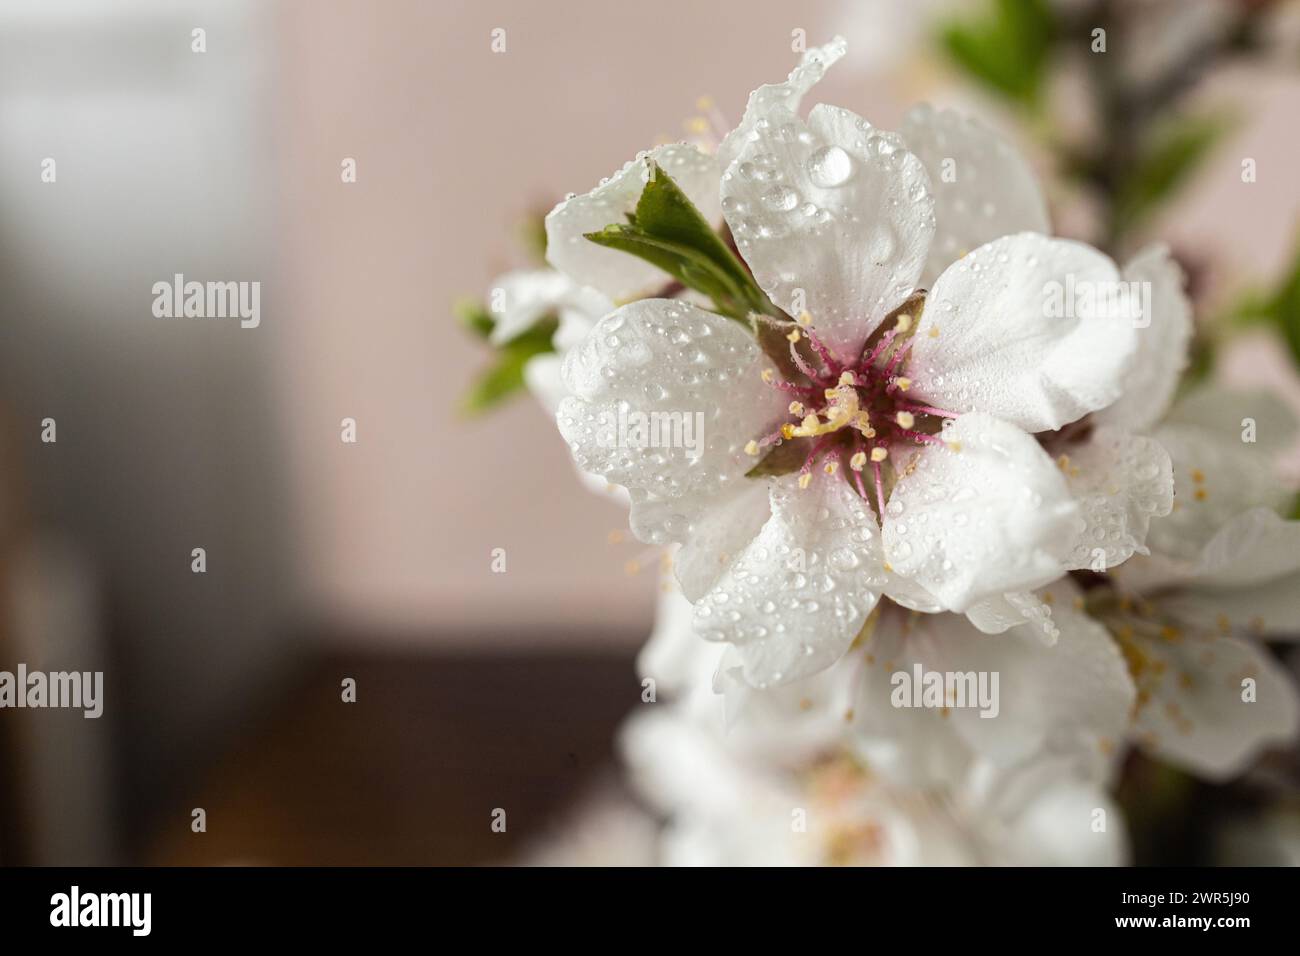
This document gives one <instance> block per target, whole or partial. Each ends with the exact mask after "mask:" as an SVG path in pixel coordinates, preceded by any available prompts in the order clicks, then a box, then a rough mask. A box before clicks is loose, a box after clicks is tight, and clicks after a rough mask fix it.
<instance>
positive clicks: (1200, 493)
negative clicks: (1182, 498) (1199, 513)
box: [1193, 488, 1210, 501]
mask: <svg viewBox="0 0 1300 956" xmlns="http://www.w3.org/2000/svg"><path fill="white" fill-rule="evenodd" d="M1193 497H1194V498H1196V500H1197V501H1204V500H1205V499H1206V498H1208V497H1210V496H1209V494H1208V493H1206V491H1205V489H1204V488H1197V489H1196V494H1195V495H1193Z"/></svg>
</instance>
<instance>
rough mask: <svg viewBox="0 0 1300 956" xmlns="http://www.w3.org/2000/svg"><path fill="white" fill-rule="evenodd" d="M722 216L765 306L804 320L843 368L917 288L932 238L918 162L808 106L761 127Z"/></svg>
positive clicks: (843, 115) (831, 112) (890, 141)
mask: <svg viewBox="0 0 1300 956" xmlns="http://www.w3.org/2000/svg"><path fill="white" fill-rule="evenodd" d="M722 210H723V215H724V216H726V219H727V224H728V225H729V226H730V227H731V231H732V234H733V235H734V236H735V239H736V245H737V248H738V249H739V250H740V254H741V255H742V256H743V257H744V258H745V261H746V262H747V263H749V266H750V268H751V269H753V271H754V278H755V279H756V280H757V281H758V284H759V285H760V286H762V287H763V290H764V291H765V292H767V294H768V295H769V296H771V298H772V301H773V302H775V303H776V304H777V305H779V306H780V307H781V308H783V309H785V310H786V311H787V312H789V313H791V314H792V315H795V316H797V315H799V314H800V312H804V311H806V312H808V313H809V314H810V315H811V316H812V322H813V326H814V327H815V329H816V331H817V332H818V334H819V335H820V336H821V338H822V339H823V341H825V342H826V344H827V345H828V346H829V347H830V348H831V350H832V351H834V352H835V353H837V355H838V356H839V357H840V358H842V359H846V360H847V359H852V358H856V357H857V354H858V353H859V352H860V351H861V349H862V343H863V342H864V341H865V340H866V338H867V336H868V335H869V334H870V333H871V331H872V329H874V328H875V327H876V326H877V325H878V324H879V323H880V321H881V320H882V319H883V318H884V317H885V315H886V314H888V313H889V312H890V311H891V310H892V309H893V308H894V307H895V306H897V305H899V304H901V303H902V302H903V300H904V299H906V298H907V296H908V295H910V294H911V293H912V291H913V289H914V288H915V286H916V282H917V279H918V277H919V276H920V274H921V267H922V265H923V264H924V262H925V254H926V250H927V248H928V247H929V243H930V237H931V236H932V235H933V234H934V200H933V198H932V197H931V195H930V187H929V182H928V178H927V177H926V175H925V170H924V168H922V166H921V162H920V160H918V159H917V158H916V157H915V156H913V155H912V154H911V153H909V152H908V151H907V150H906V149H904V148H903V145H902V141H901V140H900V139H899V138H898V136H897V135H895V134H894V133H887V132H884V131H882V130H878V129H874V128H873V127H872V126H871V125H870V124H869V123H867V121H866V120H864V119H862V118H861V117H858V116H856V115H854V114H853V113H850V112H849V111H848V110H842V109H837V108H836V107H832V106H824V105H820V106H816V107H814V108H813V110H812V112H811V113H810V114H809V116H808V123H807V125H806V126H805V125H804V124H803V123H802V122H801V121H800V120H799V119H798V118H797V117H795V116H794V115H793V114H791V115H790V116H789V117H788V118H786V119H785V120H783V121H780V122H778V121H776V120H773V121H771V122H770V123H768V124H767V125H766V126H763V125H762V124H760V125H759V126H758V127H757V128H755V130H754V131H753V134H752V136H751V137H750V138H749V139H748V140H747V141H746V142H745V144H744V146H743V147H742V148H741V150H740V153H739V156H738V157H737V159H736V161H735V162H733V163H732V164H731V166H730V167H728V169H727V171H726V172H725V173H724V174H723V177H722Z"/></svg>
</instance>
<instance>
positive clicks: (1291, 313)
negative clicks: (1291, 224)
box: [1269, 242, 1300, 365]
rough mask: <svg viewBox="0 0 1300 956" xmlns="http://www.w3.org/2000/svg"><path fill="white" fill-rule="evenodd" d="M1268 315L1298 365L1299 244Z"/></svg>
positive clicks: (1299, 340)
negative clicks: (1270, 316)
mask: <svg viewBox="0 0 1300 956" xmlns="http://www.w3.org/2000/svg"><path fill="white" fill-rule="evenodd" d="M1269 313H1270V315H1272V317H1273V321H1274V322H1275V323H1276V324H1277V326H1278V329H1279V331H1281V333H1282V337H1283V338H1284V339H1286V344H1287V345H1288V346H1289V347H1290V349H1291V358H1292V360H1293V361H1294V362H1295V363H1296V364H1297V365H1300V242H1297V244H1296V251H1295V252H1294V253H1293V255H1292V259H1291V270H1290V272H1288V273H1287V274H1286V277H1285V278H1284V279H1283V280H1282V284H1281V285H1280V286H1279V287H1278V290H1277V293H1276V294H1275V295H1274V296H1273V300H1272V303H1271V308H1270V309H1269Z"/></svg>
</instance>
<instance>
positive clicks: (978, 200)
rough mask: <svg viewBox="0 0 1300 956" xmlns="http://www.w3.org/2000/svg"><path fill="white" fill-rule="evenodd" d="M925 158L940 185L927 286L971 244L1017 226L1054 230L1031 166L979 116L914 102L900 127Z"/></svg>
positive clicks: (935, 183) (935, 184)
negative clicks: (975, 116)
mask: <svg viewBox="0 0 1300 956" xmlns="http://www.w3.org/2000/svg"><path fill="white" fill-rule="evenodd" d="M900 132H901V133H902V134H903V139H904V140H905V141H906V142H907V148H908V149H910V150H911V151H912V152H913V153H915V154H916V155H917V156H918V157H919V158H920V160H921V162H922V163H924V164H925V171H926V172H927V173H929V174H930V183H931V185H932V187H933V189H934V214H935V219H936V220H937V229H936V232H935V235H934V242H933V243H932V244H931V245H930V256H929V259H928V261H927V262H926V267H925V272H924V273H922V275H921V285H922V286H924V287H925V288H930V287H931V286H933V285H934V281H935V280H936V279H937V278H939V275H940V273H942V272H943V270H944V269H946V268H948V266H950V265H952V263H954V262H956V261H957V260H958V259H960V258H961V257H962V256H964V255H966V253H968V252H970V251H971V250H972V249H976V248H978V247H979V246H982V245H984V243H986V242H991V241H993V240H994V239H998V238H1001V237H1002V236H1009V235H1011V234H1013V233H1017V232H1041V233H1048V232H1050V231H1051V225H1050V223H1049V222H1048V219H1047V203H1045V202H1044V201H1043V194H1042V191H1041V190H1040V189H1039V188H1038V179H1037V177H1035V176H1034V173H1033V170H1031V169H1030V168H1029V164H1028V163H1026V162H1025V161H1024V159H1023V158H1021V156H1020V154H1019V153H1017V152H1016V151H1015V150H1014V149H1013V148H1012V147H1011V146H1010V145H1009V144H1008V143H1007V142H1006V141H1005V140H1004V139H1002V137H1000V136H998V134H997V133H995V132H994V131H993V130H992V129H990V128H989V127H988V126H986V125H985V124H983V123H981V122H980V121H979V120H977V119H975V118H974V117H973V116H967V115H965V114H963V113H958V112H956V111H954V110H936V109H934V107H932V106H930V105H929V104H928V103H922V104H921V105H919V106H916V107H914V108H913V109H912V110H911V111H910V112H909V113H908V114H907V116H906V117H905V118H904V120H903V128H902V129H901V130H900Z"/></svg>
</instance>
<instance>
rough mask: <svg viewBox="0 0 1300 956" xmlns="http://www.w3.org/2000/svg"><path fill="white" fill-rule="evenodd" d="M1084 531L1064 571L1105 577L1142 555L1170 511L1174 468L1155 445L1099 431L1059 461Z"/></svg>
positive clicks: (1116, 431)
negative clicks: (1155, 525)
mask: <svg viewBox="0 0 1300 956" xmlns="http://www.w3.org/2000/svg"><path fill="white" fill-rule="evenodd" d="M1061 470H1062V471H1063V472H1064V473H1065V476H1066V481H1067V482H1068V484H1069V486H1070V491H1071V492H1072V493H1073V494H1074V495H1075V497H1076V498H1077V499H1078V501H1079V514H1080V517H1082V519H1083V523H1084V526H1083V528H1082V529H1081V530H1080V531H1079V533H1078V534H1076V535H1075V537H1074V547H1073V549H1072V551H1071V553H1070V557H1069V567H1070V568H1071V569H1072V570H1073V569H1078V568H1087V569H1090V570H1092V571H1098V572H1101V571H1108V570H1110V569H1111V568H1113V567H1115V566H1117V565H1119V564H1122V563H1123V562H1125V561H1127V560H1128V559H1129V558H1130V557H1131V556H1132V555H1133V554H1134V552H1137V553H1141V554H1146V553H1147V548H1146V539H1147V529H1148V528H1149V527H1150V525H1151V519H1152V518H1154V517H1164V516H1165V515H1167V514H1169V512H1170V510H1171V509H1172V508H1173V505H1174V475H1173V466H1172V465H1171V464H1170V461H1169V453H1168V452H1167V451H1165V450H1164V448H1162V447H1161V446H1160V443H1159V442H1157V441H1155V440H1154V439H1151V438H1144V437H1142V436H1140V435H1130V434H1128V433H1126V432H1124V431H1121V430H1119V429H1116V428H1105V427H1103V428H1098V429H1096V430H1095V431H1094V432H1093V433H1092V434H1091V435H1090V436H1089V437H1088V440H1087V441H1086V442H1084V443H1082V444H1080V445H1076V446H1074V448H1073V450H1072V451H1071V453H1070V455H1068V456H1065V457H1063V458H1062V459H1061Z"/></svg>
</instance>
